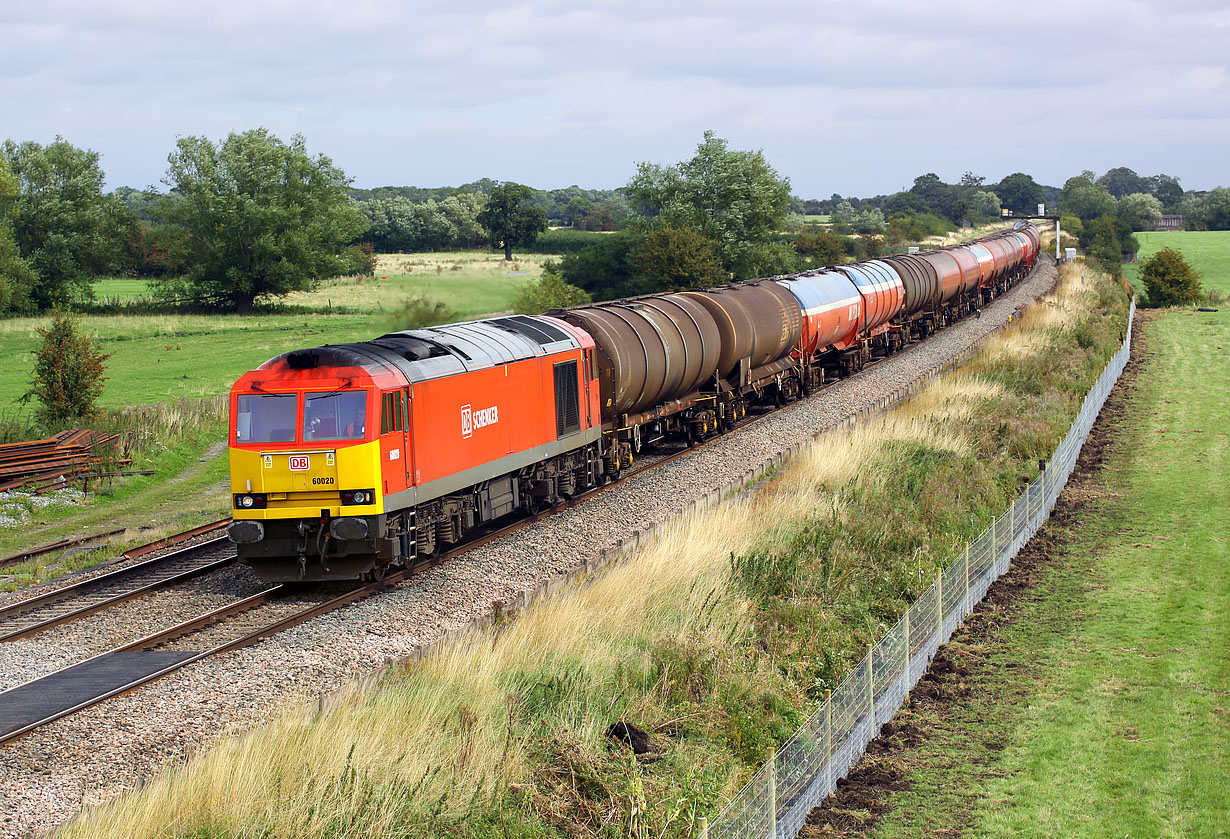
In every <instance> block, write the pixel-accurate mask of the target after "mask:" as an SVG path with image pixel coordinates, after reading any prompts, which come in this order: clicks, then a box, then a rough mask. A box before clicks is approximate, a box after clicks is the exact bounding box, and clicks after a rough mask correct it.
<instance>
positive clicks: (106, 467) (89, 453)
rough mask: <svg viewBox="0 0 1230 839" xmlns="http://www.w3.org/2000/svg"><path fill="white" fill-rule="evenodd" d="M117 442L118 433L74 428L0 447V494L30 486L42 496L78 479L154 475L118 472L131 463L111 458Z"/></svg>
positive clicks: (124, 459) (127, 460)
mask: <svg viewBox="0 0 1230 839" xmlns="http://www.w3.org/2000/svg"><path fill="white" fill-rule="evenodd" d="M117 439H119V435H117V434H106V433H103V432H100V431H90V430H88V429H84V428H73V429H69V430H68V431H61V432H60V433H59V434H56V435H55V436H54V437H48V438H46V439H44V440H28V441H26V442H22V443H5V444H3V445H0V491H4V490H10V489H18V488H19V487H28V488H31V489H33V490H34V491H35V492H36V493H38V494H40V495H41V494H42V493H44V492H48V491H50V490H53V489H59V488H62V487H63V486H66V485H67V484H68V483H70V482H71V481H72V480H73V479H74V478H76V477H79V476H85V477H114V476H118V475H132V474H141V475H150V474H153V473H152V472H123V471H116V470H115V467H123V466H127V465H129V464H130V463H132V461H131V460H129V459H127V458H119V457H114V456H111V455H112V454H113V449H114V446H115V441H116V440H117Z"/></svg>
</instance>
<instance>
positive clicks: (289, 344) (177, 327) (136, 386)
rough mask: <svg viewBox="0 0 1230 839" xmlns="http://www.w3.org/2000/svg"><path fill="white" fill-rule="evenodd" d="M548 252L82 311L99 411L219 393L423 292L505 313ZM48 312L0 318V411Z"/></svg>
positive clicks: (381, 324)
mask: <svg viewBox="0 0 1230 839" xmlns="http://www.w3.org/2000/svg"><path fill="white" fill-rule="evenodd" d="M547 259H549V257H546V256H542V255H538V254H531V255H528V256H525V257H522V256H517V257H516V258H515V259H514V260H513V262H511V263H509V262H505V261H504V258H503V256H502V255H498V254H489V253H485V252H466V253H441V254H414V255H391V256H382V257H380V265H379V269H378V270H377V272H376V275H375V277H374V278H371V279H367V278H364V279H362V280H360V279H356V278H342V279H337V280H331V281H328V282H325V283H323V284H322V285H321V287H320V288H318V289H317V290H315V291H312V292H302V293H297V294H292V295H290V296H289V297H288V298H286V299H285V300H284V301H283V302H284V303H285V304H286V305H285V306H282V307H279V309H280V310H277V311H275V312H274V313H272V314H269V313H261V314H254V315H245V316H239V315H195V314H193V315H188V314H184V315H177V314H163V315H87V316H83V317H82V318H81V324H82V326H83V328H84V329H85V331H86V332H88V333H89V334H92V335H94V336H96V337H97V338H98V340H99V342H100V344H101V345H102V348H103V351H104V352H106V353H108V354H109V355H110V356H111V357H110V358H109V359H108V360H107V362H106V371H107V379H108V381H107V384H106V387H105V388H104V389H103V395H102V399H101V400H100V402H101V404H102V405H103V407H107V408H121V407H124V406H128V405H140V404H148V403H153V402H174V401H176V400H178V399H181V398H200V397H208V396H216V395H218V394H222V393H226V392H227V390H228V389H229V388H230V385H231V383H232V382H233V381H234V380H235V379H236V378H238V377H239V375H240V374H242V373H243V372H245V371H247V370H250V369H252V368H253V367H255V366H257V365H258V364H260V363H261V362H263V361H265V360H267V359H269V358H271V357H273V356H275V355H278V354H279V353H282V352H285V351H287V350H292V349H297V348H299V347H307V346H317V345H320V344H327V343H339V342H342V341H359V340H365V339H367V338H372V337H375V336H377V335H379V334H381V333H383V332H388V331H391V330H395V329H404V328H406V324H405V323H403V322H399V318H398V312H399V310H400V309H401V308H402V307H403V306H404V304H405V303H406V301H407V300H410V299H413V298H417V297H426V298H428V299H429V300H431V301H432V302H440V303H443V304H444V305H445V306H447V307H448V309H449V311H450V312H451V313H452V318H453V319H455V320H465V319H468V318H476V317H480V316H482V315H485V314H489V313H492V312H500V311H507V310H508V309H509V308H510V307H511V305H512V299H513V297H514V296H515V295H516V293H517V291H518V289H519V288H520V286H521V285H523V284H524V283H525V282H528V281H530V280H533V279H536V278H537V277H538V276H540V275H541V273H542V265H543V262H545V261H546V260H547ZM95 291H96V294H97V296H98V297H99V298H103V297H107V298H120V299H134V298H139V297H143V296H146V294H147V289H146V285H145V282H144V281H143V280H135V279H127V278H108V279H102V280H99V281H98V282H97V284H96V285H95ZM49 322H50V318H48V317H31V318H12V319H8V320H0V355H2V357H4V358H6V359H8V360H9V363H8V364H6V365H4V366H3V367H0V409H6V408H7V409H13V408H15V407H16V403H17V400H18V399H19V398H20V397H21V395H22V394H23V393H25V392H26V390H27V388H28V387H29V381H30V372H31V370H32V369H33V366H34V355H33V353H34V349H35V347H36V346H37V344H38V340H39V337H38V333H37V330H38V329H39V328H40V327H46V326H47V324H48V323H49Z"/></svg>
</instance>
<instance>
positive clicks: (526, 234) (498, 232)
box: [478, 182, 547, 262]
mask: <svg viewBox="0 0 1230 839" xmlns="http://www.w3.org/2000/svg"><path fill="white" fill-rule="evenodd" d="M531 195H533V190H532V189H530V188H529V187H528V186H524V185H523V184H516V183H511V182H509V183H502V184H499V185H497V186H495V187H493V188H492V190H491V195H490V196H488V198H487V205H486V206H485V207H483V209H482V211H481V212H480V213H479V214H478V223H479V224H481V225H482V226H483V227H484V228H485V229H486V230H487V235H488V237H489V238H490V240H491V246H492V247H493V248H494V247H499V248H503V249H504V259H505V260H507V261H509V262H511V261H512V249H513V248H514V247H519V248H525V247H529V246H530V245H532V244H534V240H535V239H537V238H538V234H539V233H542V232H543V231H544V230H546V229H547V211H546V210H544V209H542V208H541V207H533V206H530V205H529V204H528V201H529V198H530V196H531Z"/></svg>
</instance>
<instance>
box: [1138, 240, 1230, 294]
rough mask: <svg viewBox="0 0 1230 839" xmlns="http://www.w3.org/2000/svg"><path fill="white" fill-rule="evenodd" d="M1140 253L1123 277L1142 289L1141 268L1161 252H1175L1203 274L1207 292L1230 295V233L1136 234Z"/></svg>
mask: <svg viewBox="0 0 1230 839" xmlns="http://www.w3.org/2000/svg"><path fill="white" fill-rule="evenodd" d="M1136 238H1137V239H1138V240H1140V252H1139V253H1138V254H1137V260H1138V261H1137V262H1136V264H1134V265H1127V266H1125V271H1124V273H1125V274H1126V275H1127V277H1128V279H1129V280H1131V281H1132V284H1133V285H1134V286H1136V287H1138V288H1139V287H1140V265H1141V263H1143V262H1145V261H1147V260H1148V259H1149V257H1151V256H1153V254H1155V253H1157V252H1158V251H1160V250H1161V249H1162V248H1174V249H1175V250H1177V251H1180V252H1181V253H1182V254H1183V257H1184V258H1185V259H1186V260H1187V261H1188V263H1189V264H1190V265H1191V266H1192V268H1194V269H1195V270H1196V273H1198V274H1200V275H1201V276H1200V284H1201V285H1202V286H1203V287H1205V288H1206V289H1212V290H1214V291H1219V292H1221V293H1222V294H1230V230H1201V231H1192V230H1184V231H1176V232H1147V233H1137V234H1136Z"/></svg>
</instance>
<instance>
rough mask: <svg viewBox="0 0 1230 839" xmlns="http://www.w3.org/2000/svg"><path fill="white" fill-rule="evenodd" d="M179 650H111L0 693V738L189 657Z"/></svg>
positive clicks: (189, 655)
mask: <svg viewBox="0 0 1230 839" xmlns="http://www.w3.org/2000/svg"><path fill="white" fill-rule="evenodd" d="M196 654H197V653H195V652H184V651H182V650H134V651H132V652H125V653H111V654H109V655H103V656H99V657H98V658H95V659H91V660H90V661H85V662H82V663H81V664H78V665H75V666H73V667H68V668H65V669H64V670H59V671H57V672H55V673H51V674H50V675H47V676H44V677H43V678H41V679H35V680H34V681H33V682H27V683H26V684H24V685H18V686H17V687H15V688H12V689H10V690H6V691H5V692H4V693H0V737H5V736H7V735H8V734H11V733H12V732H14V731H17V730H19V729H22V728H25V727H26V726H27V725H30V724H31V723H35V722H38V721H39V720H42V719H46V718H47V717H49V716H52V715H53V714H55V713H58V712H61V711H66V710H68V709H69V708H74V707H76V706H77V705H80V704H81V703H82V702H87V701H89V700H91V699H95V698H97V697H99V696H103V695H105V694H107V693H109V692H110V691H113V690H115V689H117V688H121V687H123V686H124V685H126V684H129V683H130V682H133V681H136V680H137V679H140V678H142V677H144V676H148V675H150V674H151V673H156V672H158V671H159V670H161V669H162V668H164V667H167V666H168V665H171V664H178V663H179V662H181V661H183V660H185V659H188V658H192V656H194V655H196Z"/></svg>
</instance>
